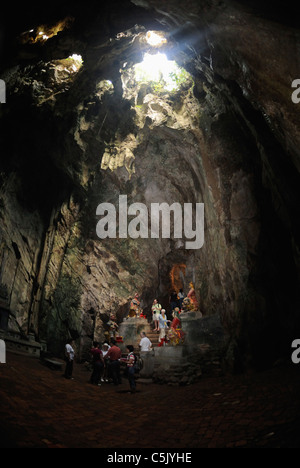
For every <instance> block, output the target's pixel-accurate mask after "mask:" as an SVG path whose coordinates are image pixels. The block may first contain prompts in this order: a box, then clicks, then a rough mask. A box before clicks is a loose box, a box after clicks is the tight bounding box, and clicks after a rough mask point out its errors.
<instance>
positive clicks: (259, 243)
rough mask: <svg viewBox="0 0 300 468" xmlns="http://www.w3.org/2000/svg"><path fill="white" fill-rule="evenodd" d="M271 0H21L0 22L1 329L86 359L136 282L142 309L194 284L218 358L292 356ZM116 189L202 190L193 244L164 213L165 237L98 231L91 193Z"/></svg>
mask: <svg viewBox="0 0 300 468" xmlns="http://www.w3.org/2000/svg"><path fill="white" fill-rule="evenodd" d="M277 5H278V6H277V7H276V6H275V5H273V4H272V8H270V5H268V2H267V3H265V2H264V6H263V5H261V3H260V2H255V1H249V2H238V1H229V0H223V1H216V0H202V1H196V0H188V1H186V2H178V1H176V0H170V1H163V2H161V1H160V2H158V1H157V0H148V1H146V0H132V1H129V0H122V1H120V0H119V1H118V0H114V1H110V2H95V1H85V2H72V3H68V2H65V3H64V2H63V3H55V2H49V4H48V6H47V8H45V6H44V4H42V3H40V4H37V5H34V4H33V3H32V2H30V4H29V5H26V6H22V7H20V9H21V13H20V12H19V14H18V16H17V17H16V16H15V15H14V12H13V11H11V12H10V13H9V15H8V16H6V17H5V18H4V19H1V30H2V35H1V38H0V44H1V55H2V59H1V67H0V78H1V79H2V80H3V82H4V83H5V87H6V102H5V103H4V102H2V103H1V104H0V120H1V126H0V128H1V130H0V142H1V158H0V176H1V185H0V217H1V225H0V259H1V264H0V299H1V304H0V305H1V308H0V314H1V315H0V317H1V322H0V323H1V328H3V329H5V328H10V329H14V330H16V331H19V332H20V333H22V334H23V335H24V336H26V335H28V333H33V334H34V335H35V337H36V339H37V340H43V341H45V342H46V343H47V346H48V349H49V351H50V352H52V353H53V354H54V355H56V356H60V355H61V354H62V350H63V346H64V343H65V340H66V339H67V338H68V337H70V336H71V337H73V338H74V339H75V340H76V342H77V345H78V347H79V349H80V355H82V356H84V355H85V353H86V351H87V349H89V347H90V344H91V342H92V341H93V340H94V339H100V340H102V339H103V333H104V331H105V329H106V324H107V322H108V319H109V317H110V314H112V313H113V314H115V315H116V316H117V318H118V320H119V321H121V320H122V319H123V318H124V316H125V315H126V313H127V305H128V303H129V301H130V298H131V297H133V295H134V294H135V292H136V291H138V292H139V294H140V297H141V300H142V304H143V307H144V310H145V311H146V312H147V313H148V314H150V310H151V305H152V302H153V299H154V298H157V299H158V300H159V301H160V302H161V303H162V304H163V305H164V306H165V307H166V308H167V309H168V306H169V304H168V298H169V294H170V291H171V290H172V289H174V288H175V289H180V288H183V289H184V290H185V292H187V288H188V284H189V282H190V281H193V282H194V284H195V290H196V295H197V298H198V301H199V307H200V310H201V312H202V314H203V316H204V317H209V316H215V315H217V316H218V317H219V318H220V322H221V323H222V327H223V329H224V334H225V336H226V347H225V352H224V355H223V356H222V358H223V359H224V361H226V362H227V363H228V365H229V367H231V368H234V363H233V362H231V361H234V360H236V359H238V361H239V363H240V364H241V366H242V367H243V368H245V367H247V366H254V367H258V368H261V367H264V366H270V365H273V364H274V362H276V361H277V360H278V359H282V358H287V357H289V355H290V348H291V342H292V341H293V339H295V338H297V337H298V336H299V333H300V313H299V306H300V288H299V273H300V257H299V252H300V250H299V249H300V225H299V200H300V177H299V169H300V157H299V156H300V150H299V148H300V141H299V140H300V133H299V128H300V126H299V123H300V122H299V106H300V104H298V105H297V104H295V103H294V102H293V101H292V99H291V94H292V91H293V89H292V88H291V83H292V81H293V80H294V79H296V78H299V76H297V73H298V75H299V46H300V33H299V28H297V25H296V24H295V17H296V15H294V14H293V10H292V7H289V6H288V4H287V3H286V2H285V7H283V5H282V4H281V2H279V3H278V4H277ZM283 11H285V13H286V15H284V14H283V13H282V12H283ZM155 58H156V59H159V61H160V66H161V68H160V69H158V68H156V62H155ZM146 60H148V68H146V66H145V61H146ZM163 67H165V68H163ZM168 67H169V69H168ZM120 195H127V200H128V204H133V203H140V204H143V205H144V206H147V207H150V205H151V204H154V203H163V202H165V203H168V204H169V205H171V204H172V203H179V204H180V205H181V206H183V205H184V204H185V203H191V204H193V205H195V204H196V203H203V204H204V213H205V214H204V220H205V221H204V244H203V246H202V247H201V248H199V249H187V248H186V245H185V243H184V241H183V239H181V238H179V237H176V236H175V235H173V231H174V229H173V228H174V226H175V224H176V218H174V222H173V223H171V228H172V229H171V235H170V236H169V237H168V236H166V237H159V238H146V237H137V238H134V237H129V236H127V237H116V238H114V239H112V238H105V239H100V238H99V237H98V236H97V233H96V225H97V221H98V218H97V215H96V210H97V206H98V205H99V204H101V203H111V204H113V205H114V206H118V200H119V196H120ZM297 334H298V336H297Z"/></svg>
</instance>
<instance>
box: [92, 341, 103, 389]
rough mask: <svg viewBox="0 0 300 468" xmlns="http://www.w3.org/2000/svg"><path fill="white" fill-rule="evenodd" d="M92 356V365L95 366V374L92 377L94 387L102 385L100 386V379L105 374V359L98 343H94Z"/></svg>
mask: <svg viewBox="0 0 300 468" xmlns="http://www.w3.org/2000/svg"><path fill="white" fill-rule="evenodd" d="M91 355H92V365H93V372H92V375H91V379H90V383H91V384H93V385H99V386H100V385H101V384H100V377H101V374H102V372H103V368H104V359H103V354H102V351H101V349H100V345H99V343H97V342H94V343H93V348H92V349H91Z"/></svg>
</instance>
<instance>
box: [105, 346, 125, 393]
mask: <svg viewBox="0 0 300 468" xmlns="http://www.w3.org/2000/svg"><path fill="white" fill-rule="evenodd" d="M110 345H111V346H110V348H109V350H108V352H107V354H106V359H107V363H108V366H109V374H110V376H111V378H112V379H113V383H114V385H119V384H121V383H122V379H121V372H120V359H121V356H122V351H121V350H120V348H119V347H118V346H116V341H115V340H114V339H112V340H111V341H110Z"/></svg>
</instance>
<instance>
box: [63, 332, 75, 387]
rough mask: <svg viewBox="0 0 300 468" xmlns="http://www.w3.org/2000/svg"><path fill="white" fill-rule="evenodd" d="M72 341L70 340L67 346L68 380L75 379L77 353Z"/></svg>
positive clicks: (66, 369) (66, 370)
mask: <svg viewBox="0 0 300 468" xmlns="http://www.w3.org/2000/svg"><path fill="white" fill-rule="evenodd" d="M73 341H74V340H72V339H69V340H68V341H67V343H66V346H65V360H66V368H65V378H66V379H73V377H72V375H73V362H74V357H75V351H74V348H73V346H72V344H73Z"/></svg>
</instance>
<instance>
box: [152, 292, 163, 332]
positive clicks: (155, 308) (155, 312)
mask: <svg viewBox="0 0 300 468" xmlns="http://www.w3.org/2000/svg"><path fill="white" fill-rule="evenodd" d="M151 310H152V318H153V322H154V327H155V328H154V329H153V331H157V332H158V331H159V326H158V320H159V315H160V312H161V305H160V304H159V303H158V301H157V299H154V301H153V304H152V307H151Z"/></svg>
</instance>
